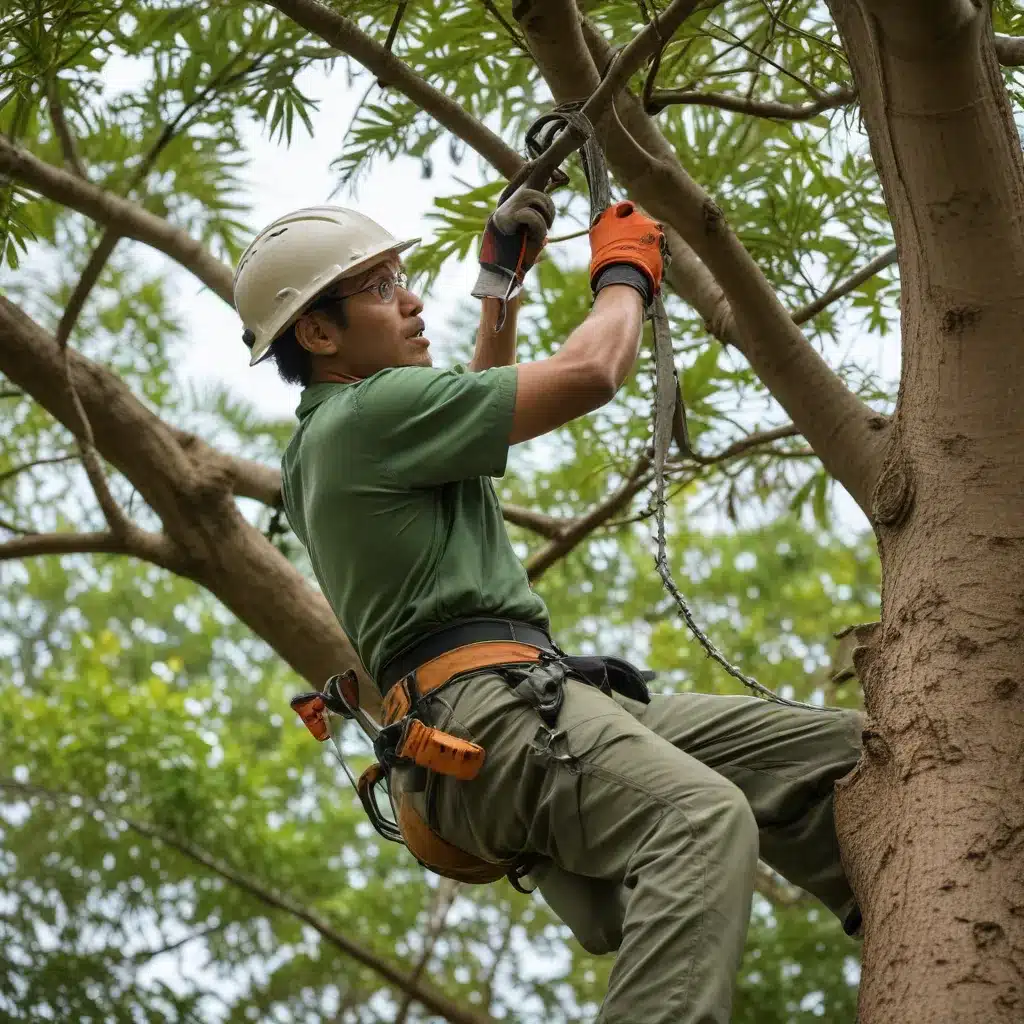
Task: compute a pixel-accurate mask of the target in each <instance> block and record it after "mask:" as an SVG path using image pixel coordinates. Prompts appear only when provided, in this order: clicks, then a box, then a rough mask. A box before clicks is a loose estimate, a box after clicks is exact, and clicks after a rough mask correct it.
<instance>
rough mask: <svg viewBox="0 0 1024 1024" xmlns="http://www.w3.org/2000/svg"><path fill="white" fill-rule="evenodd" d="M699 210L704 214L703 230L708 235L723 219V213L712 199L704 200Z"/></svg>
mask: <svg viewBox="0 0 1024 1024" xmlns="http://www.w3.org/2000/svg"><path fill="white" fill-rule="evenodd" d="M701 212H702V213H703V215H704V230H705V231H706V232H707V233H708V234H709V235H710V234H713V233H714V232H716V231H717V230H718V228H719V225H721V223H722V221H723V220H725V214H724V213H723V212H722V208H721V207H720V206H719V205H718V204H717V203H716V202H715V201H714V200H713V199H705V200H704V205H703V207H702V208H701Z"/></svg>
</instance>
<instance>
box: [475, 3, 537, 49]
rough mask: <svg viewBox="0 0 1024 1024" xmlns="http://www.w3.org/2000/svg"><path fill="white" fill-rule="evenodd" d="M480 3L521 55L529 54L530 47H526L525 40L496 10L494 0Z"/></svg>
mask: <svg viewBox="0 0 1024 1024" xmlns="http://www.w3.org/2000/svg"><path fill="white" fill-rule="evenodd" d="M480 2H481V3H482V4H483V5H484V7H486V8H487V10H488V11H490V13H491V14H492V15H493V16H494V19H495V20H496V21H497V22H498V24H499V25H501V27H502V28H503V29H504V30H505V32H506V33H507V34H508V36H509V38H510V39H511V40H512V42H514V43H515V44H516V46H518V47H519V48H520V49H521V50H522V51H523V53H527V54H528V53H529V52H530V47H529V46H528V45H527V42H526V40H525V39H524V38H523V37H522V36H521V35H520V34H519V33H518V32H517V31H516V27H515V25H513V24H512V23H511V22H510V21H509V20H508V18H506V17H505V15H504V14H502V13H501V11H499V10H498V7H497V5H496V4H495V3H494V0H480Z"/></svg>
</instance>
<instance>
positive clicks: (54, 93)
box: [46, 75, 85, 178]
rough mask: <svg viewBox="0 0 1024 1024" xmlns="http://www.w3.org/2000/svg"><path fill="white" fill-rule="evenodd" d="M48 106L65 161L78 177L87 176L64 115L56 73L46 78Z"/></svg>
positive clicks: (54, 131)
mask: <svg viewBox="0 0 1024 1024" xmlns="http://www.w3.org/2000/svg"><path fill="white" fill-rule="evenodd" d="M46 106H47V109H48V110H49V111H50V122H51V124H52V125H53V133H54V135H56V136H57V141H58V142H59V143H60V149H61V152H62V153H63V154H64V163H66V164H67V165H68V167H69V168H70V169H71V171H72V172H73V173H74V174H77V175H78V177H80V178H84V177H85V169H84V168H83V167H82V164H81V161H80V160H79V159H78V151H77V150H76V149H75V140H74V138H73V137H72V135H71V129H70V128H69V127H68V122H67V119H66V118H65V116H64V104H63V103H62V102H61V98H60V84H59V82H58V81H57V76H56V75H50V76H49V77H48V78H47V80H46Z"/></svg>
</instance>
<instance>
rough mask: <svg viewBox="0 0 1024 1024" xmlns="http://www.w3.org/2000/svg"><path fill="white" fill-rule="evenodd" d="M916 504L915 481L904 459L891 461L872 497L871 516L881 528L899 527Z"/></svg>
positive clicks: (885, 468)
mask: <svg viewBox="0 0 1024 1024" xmlns="http://www.w3.org/2000/svg"><path fill="white" fill-rule="evenodd" d="M913 503H914V480H913V475H912V473H911V471H910V466H909V464H908V463H907V461H906V460H905V459H903V458H893V459H889V460H888V461H887V462H886V464H885V465H884V466H883V467H882V472H881V474H880V475H879V477H878V482H877V483H876V484H875V489H874V493H873V494H872V495H871V515H872V518H873V519H874V521H875V522H876V523H877V524H878V525H880V526H889V527H893V526H898V525H899V524H900V523H901V522H903V520H904V519H905V518H906V517H907V513H908V512H909V511H910V508H911V506H912V505H913Z"/></svg>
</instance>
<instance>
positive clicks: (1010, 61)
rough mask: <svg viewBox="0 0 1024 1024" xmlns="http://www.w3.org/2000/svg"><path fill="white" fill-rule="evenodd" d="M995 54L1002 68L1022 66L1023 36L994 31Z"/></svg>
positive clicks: (1023, 63)
mask: <svg viewBox="0 0 1024 1024" xmlns="http://www.w3.org/2000/svg"><path fill="white" fill-rule="evenodd" d="M996 56H997V57H998V58H999V63H1000V64H1002V65H1003V67H1004V68H1019V67H1024V36H1004V35H1000V34H999V33H998V32H997V33H996Z"/></svg>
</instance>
